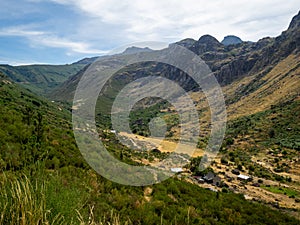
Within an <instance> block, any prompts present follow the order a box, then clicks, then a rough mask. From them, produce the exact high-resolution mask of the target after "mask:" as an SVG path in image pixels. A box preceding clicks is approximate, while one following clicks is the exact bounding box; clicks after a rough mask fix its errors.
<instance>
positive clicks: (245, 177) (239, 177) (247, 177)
mask: <svg viewBox="0 0 300 225" xmlns="http://www.w3.org/2000/svg"><path fill="white" fill-rule="evenodd" d="M238 180H241V181H250V180H251V177H249V176H246V175H242V174H240V175H238Z"/></svg>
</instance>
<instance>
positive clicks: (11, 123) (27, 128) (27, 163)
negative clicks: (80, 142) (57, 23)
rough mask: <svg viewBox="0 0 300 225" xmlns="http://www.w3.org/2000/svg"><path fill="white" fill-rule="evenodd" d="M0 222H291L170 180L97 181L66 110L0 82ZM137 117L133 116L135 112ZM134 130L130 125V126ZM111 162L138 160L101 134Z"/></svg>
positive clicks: (257, 206) (222, 195) (228, 195)
mask: <svg viewBox="0 0 300 225" xmlns="http://www.w3.org/2000/svg"><path fill="white" fill-rule="evenodd" d="M0 105H1V108H0V111H1V117H0V126H1V131H0V157H1V159H0V162H1V171H2V172H1V175H0V186H1V190H2V191H1V193H0V212H1V213H0V221H1V224H109V223H110V224H274V221H276V223H277V224H297V223H298V221H297V220H296V219H294V218H292V217H289V216H287V215H285V214H282V213H281V212H279V211H274V210H272V209H270V208H268V207H267V206H263V205H260V204H258V203H251V202H248V201H246V200H244V198H243V196H241V195H236V194H233V193H214V192H211V191H209V190H205V189H203V188H200V187H198V186H196V185H193V184H189V183H188V182H185V181H184V179H185V178H184V177H183V178H182V179H183V180H180V179H177V178H171V179H168V180H167V181H165V182H163V183H161V184H157V185H153V186H151V187H127V186H122V185H119V184H116V183H112V182H110V181H108V180H106V179H104V178H102V177H101V176H99V175H97V174H96V173H95V172H94V171H93V170H92V169H90V167H89V166H88V165H87V164H86V163H85V162H84V160H83V158H82V156H81V155H80V152H79V150H78V149H77V147H76V143H75V140H74V137H73V134H72V130H71V124H70V112H69V111H68V110H65V109H64V107H63V106H62V105H59V104H57V103H51V102H48V101H47V100H45V99H43V98H40V97H37V96H35V95H34V94H33V93H31V92H30V91H28V90H25V89H23V88H21V87H19V86H18V85H16V84H13V83H11V82H10V81H9V80H8V79H7V78H6V77H5V76H3V75H1V78H0ZM137 113H139V112H137ZM133 125H134V124H133ZM100 135H103V136H104V137H105V139H107V140H108V141H107V143H106V145H107V147H108V149H109V150H110V151H111V152H112V154H114V155H115V156H116V157H117V158H119V159H121V160H123V161H125V162H127V163H131V164H137V162H135V161H134V160H135V159H139V158H141V157H145V158H146V156H147V157H152V158H155V157H160V156H158V155H160V153H158V152H152V153H150V154H144V153H142V152H139V151H130V150H129V149H128V148H126V147H124V146H122V145H120V144H119V143H118V142H117V140H116V139H115V138H114V136H113V135H112V134H109V133H104V132H103V133H102V134H100Z"/></svg>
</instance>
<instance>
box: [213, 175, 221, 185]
mask: <svg viewBox="0 0 300 225" xmlns="http://www.w3.org/2000/svg"><path fill="white" fill-rule="evenodd" d="M213 185H215V186H217V187H219V186H220V185H221V178H220V177H219V176H215V177H214V178H213Z"/></svg>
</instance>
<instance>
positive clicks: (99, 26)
mask: <svg viewBox="0 0 300 225" xmlns="http://www.w3.org/2000/svg"><path fill="white" fill-rule="evenodd" d="M0 4H1V7H0V64H10V65H26V64H66V63H73V62H75V61H77V60H79V59H82V58H85V57H91V56H100V55H105V54H107V53H108V52H110V51H111V50H113V49H115V48H118V47H120V46H122V45H130V44H131V43H134V42H143V41H161V42H167V43H172V42H176V41H179V40H182V39H184V38H193V39H195V40H198V39H199V38H200V37H201V36H202V35H205V34H210V35H212V36H214V37H216V38H217V39H218V40H219V41H222V39H223V37H224V36H226V35H236V36H239V37H240V38H241V39H242V40H245V41H257V40H259V39H261V38H263V37H267V36H269V37H275V36H278V35H280V33H281V32H282V31H284V30H286V29H287V28H288V25H289V23H290V21H291V19H292V18H293V16H295V15H296V14H297V13H298V12H299V10H300V1H299V0H264V1H261V0H251V1H249V0H247V1H245V0H237V1H234V0H213V1H209V0H205V1H204V0H0Z"/></svg>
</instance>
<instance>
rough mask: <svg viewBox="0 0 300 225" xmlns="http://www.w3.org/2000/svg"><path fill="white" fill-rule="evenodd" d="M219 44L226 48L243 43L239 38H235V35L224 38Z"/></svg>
mask: <svg viewBox="0 0 300 225" xmlns="http://www.w3.org/2000/svg"><path fill="white" fill-rule="evenodd" d="M221 43H222V44H223V45H225V46H227V45H236V44H240V43H243V41H242V39H240V38H239V37H237V36H235V35H228V36H226V37H224V39H223V41H222V42H221Z"/></svg>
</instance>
